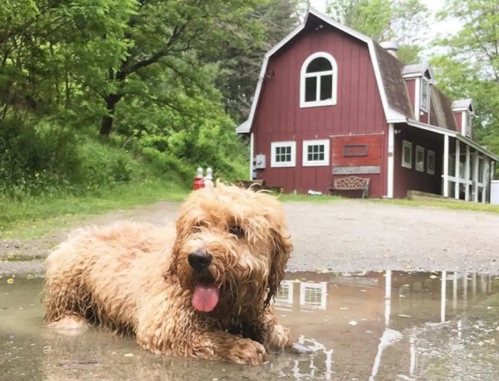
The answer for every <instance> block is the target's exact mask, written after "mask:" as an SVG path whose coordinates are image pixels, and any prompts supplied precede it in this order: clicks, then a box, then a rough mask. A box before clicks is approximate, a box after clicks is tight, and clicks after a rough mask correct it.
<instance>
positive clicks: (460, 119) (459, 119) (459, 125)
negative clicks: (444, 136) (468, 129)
mask: <svg viewBox="0 0 499 381" xmlns="http://www.w3.org/2000/svg"><path fill="white" fill-rule="evenodd" d="M454 117H455V118H456V123H457V128H458V131H459V132H461V131H462V125H463V124H462V123H463V112H462V111H459V112H455V113H454Z"/></svg>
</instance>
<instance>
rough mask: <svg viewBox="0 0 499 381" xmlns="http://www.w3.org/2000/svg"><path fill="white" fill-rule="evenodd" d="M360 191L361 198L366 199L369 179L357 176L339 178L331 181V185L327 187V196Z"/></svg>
mask: <svg viewBox="0 0 499 381" xmlns="http://www.w3.org/2000/svg"><path fill="white" fill-rule="evenodd" d="M350 191H362V198H366V197H367V196H368V194H369V179H365V178H362V177H357V176H348V177H340V178H338V179H334V180H333V184H332V185H331V186H330V187H329V194H330V195H333V194H335V193H342V192H350Z"/></svg>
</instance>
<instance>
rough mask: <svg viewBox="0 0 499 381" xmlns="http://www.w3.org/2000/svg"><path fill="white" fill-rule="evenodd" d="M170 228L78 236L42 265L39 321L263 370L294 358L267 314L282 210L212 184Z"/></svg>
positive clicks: (281, 255)
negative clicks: (279, 357)
mask: <svg viewBox="0 0 499 381" xmlns="http://www.w3.org/2000/svg"><path fill="white" fill-rule="evenodd" d="M174 225H175V226H171V227H163V228H162V227H155V226H152V225H149V224H140V223H134V222H119V223H115V224H112V225H110V226H104V227H93V228H89V229H80V230H76V231H75V232H74V233H73V234H72V235H71V236H70V237H69V238H68V239H67V240H66V241H64V242H62V243H61V244H60V245H59V247H58V248H57V249H56V250H55V251H53V252H52V253H51V254H50V255H49V257H48V258H47V261H46V265H47V272H46V279H45V291H46V297H45V306H46V316H45V320H46V321H47V322H48V323H49V325H50V326H52V327H55V328H59V329H66V328H68V327H73V328H74V327H81V326H88V325H90V324H92V325H97V326H101V327H104V328H107V329H110V330H111V331H113V332H114V333H121V334H123V333H126V334H128V333H129V334H133V335H135V337H136V340H137V343H138V344H139V345H140V347H141V348H143V349H146V350H149V351H152V352H154V353H156V354H163V355H170V356H189V357H196V358H203V359H210V360H225V361H230V362H234V363H240V364H260V363H262V362H265V361H267V359H268V355H269V354H270V353H271V352H273V351H281V350H286V349H290V348H291V346H292V342H291V338H290V333H289V330H288V329H287V328H286V327H284V326H282V325H281V324H279V323H278V321H277V319H276V316H275V315H274V311H273V308H272V306H271V305H270V302H271V299H272V297H273V296H274V295H275V294H276V293H277V291H278V288H279V285H280V282H281V280H282V279H283V277H284V270H285V268H286V265H287V262H288V260H289V257H290V254H291V251H292V244H291V241H290V236H289V232H288V230H287V225H286V219H285V213H284V209H283V207H282V205H281V203H280V202H279V201H278V200H277V199H276V198H275V197H273V196H272V195H269V194H268V193H265V192H262V191H259V192H254V191H252V190H248V189H242V188H239V187H237V186H234V185H230V184H222V183H220V182H217V183H216V185H215V187H212V188H202V189H199V190H197V191H194V192H192V193H191V194H190V195H189V197H188V198H187V200H186V201H185V202H184V203H183V204H182V205H181V207H180V211H179V216H178V218H177V220H176V222H175V224H174Z"/></svg>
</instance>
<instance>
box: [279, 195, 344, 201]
mask: <svg viewBox="0 0 499 381" xmlns="http://www.w3.org/2000/svg"><path fill="white" fill-rule="evenodd" d="M278 198H279V200H280V201H282V202H293V201H295V202H314V203H328V202H332V201H336V200H341V197H336V196H326V195H323V196H310V195H308V194H297V195H294V194H281V195H278Z"/></svg>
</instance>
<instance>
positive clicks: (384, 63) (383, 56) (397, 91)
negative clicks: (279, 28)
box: [237, 8, 413, 133]
mask: <svg viewBox="0 0 499 381" xmlns="http://www.w3.org/2000/svg"><path fill="white" fill-rule="evenodd" d="M312 18H316V19H319V20H321V21H323V22H325V23H326V24H328V25H330V26H332V27H334V28H337V29H338V30H341V31H342V32H344V33H346V34H348V35H350V36H352V37H354V38H356V39H358V40H360V41H363V42H365V43H366V44H367V46H368V48H369V54H370V56H371V61H372V63H373V69H374V73H375V76H376V83H377V85H378V89H379V92H380V96H381V102H382V104H383V109H384V111H385V115H386V118H387V121H388V122H389V123H391V122H402V121H405V120H406V118H412V117H413V113H412V106H411V103H410V99H409V95H408V94H407V89H406V86H405V83H404V82H403V78H402V76H401V70H402V69H401V68H400V67H399V65H400V64H399V62H400V61H398V60H397V59H396V58H395V57H393V56H391V55H390V54H389V53H388V52H386V50H385V49H383V48H382V47H381V46H380V45H379V44H377V43H375V42H374V41H373V39H371V38H369V37H367V36H365V35H363V34H362V33H359V32H357V31H355V30H353V29H350V28H348V27H346V26H344V25H342V24H340V23H338V22H336V21H334V20H333V19H331V18H329V17H328V16H326V15H325V14H323V13H322V12H319V11H317V10H315V9H313V8H310V9H309V11H308V12H307V15H306V17H305V20H304V22H303V23H302V24H300V25H299V26H298V27H297V28H296V29H295V30H293V31H292V32H291V33H290V34H288V35H287V36H286V37H285V38H284V39H283V40H281V41H280V42H279V43H278V44H277V45H276V46H274V47H273V48H272V49H271V50H269V51H268V52H267V54H265V57H264V58H263V64H262V68H261V71H260V76H259V78H258V83H257V87H256V92H255V96H254V97H253V102H252V104H251V111H250V114H249V118H248V120H247V121H245V122H244V123H243V124H241V125H240V126H239V127H238V128H237V131H238V133H249V132H250V130H251V127H252V125H253V120H254V117H255V113H256V108H257V106H258V102H259V100H260V94H261V91H262V84H263V80H264V77H265V73H266V71H267V65H268V62H269V59H270V57H272V56H273V55H274V54H275V53H276V52H278V51H279V50H280V49H281V48H283V47H284V46H285V45H286V44H288V43H289V42H290V41H292V40H293V38H294V37H295V36H296V35H298V34H299V33H300V32H301V31H302V30H303V29H304V28H305V27H306V25H307V23H308V22H309V21H310V20H311V19H312ZM392 58H393V59H392ZM393 73H397V75H396V76H395V77H393V76H392V74H393ZM397 77H398V78H397ZM402 86H403V88H402ZM401 97H402V98H403V99H400V98H401Z"/></svg>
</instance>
